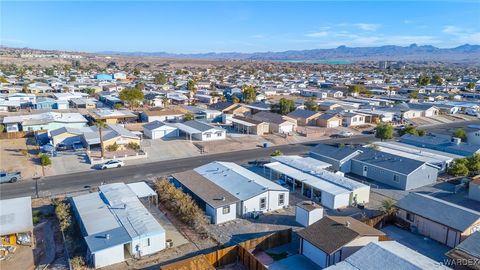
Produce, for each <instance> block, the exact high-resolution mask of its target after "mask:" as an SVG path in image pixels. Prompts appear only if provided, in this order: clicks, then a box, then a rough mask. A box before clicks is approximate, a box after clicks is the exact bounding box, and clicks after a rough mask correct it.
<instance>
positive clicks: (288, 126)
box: [279, 125, 293, 133]
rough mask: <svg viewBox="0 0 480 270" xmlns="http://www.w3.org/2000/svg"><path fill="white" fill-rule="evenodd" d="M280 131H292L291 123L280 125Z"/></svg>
mask: <svg viewBox="0 0 480 270" xmlns="http://www.w3.org/2000/svg"><path fill="white" fill-rule="evenodd" d="M279 131H280V133H290V132H293V125H285V126H280V130H279Z"/></svg>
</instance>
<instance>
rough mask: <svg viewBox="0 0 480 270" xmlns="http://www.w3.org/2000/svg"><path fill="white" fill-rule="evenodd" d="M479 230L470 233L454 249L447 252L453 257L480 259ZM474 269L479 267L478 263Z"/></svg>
mask: <svg viewBox="0 0 480 270" xmlns="http://www.w3.org/2000/svg"><path fill="white" fill-rule="evenodd" d="M479 243H480V231H476V232H474V233H473V234H471V235H470V236H469V237H468V238H467V239H465V240H463V241H462V242H461V243H460V244H458V245H457V246H456V247H455V248H454V249H452V250H450V251H449V252H447V256H449V257H450V258H453V259H480V245H479ZM476 269H480V265H478V267H477V268H476Z"/></svg>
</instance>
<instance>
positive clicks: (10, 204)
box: [0, 197, 33, 235]
mask: <svg viewBox="0 0 480 270" xmlns="http://www.w3.org/2000/svg"><path fill="white" fill-rule="evenodd" d="M32 230H33V221H32V199H31V198H30V197H20V198H14V199H8V200H0V235H9V234H14V233H21V232H29V231H32Z"/></svg>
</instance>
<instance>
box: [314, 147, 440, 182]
mask: <svg viewBox="0 0 480 270" xmlns="http://www.w3.org/2000/svg"><path fill="white" fill-rule="evenodd" d="M310 156H311V157H313V158H316V159H319V160H321V161H324V162H328V163H330V164H332V167H333V168H334V169H336V170H338V171H341V172H344V173H349V174H353V175H355V176H356V177H360V178H366V179H368V180H373V181H376V182H379V183H383V184H386V185H388V186H391V187H394V188H397V189H402V190H409V189H414V188H418V187H422V186H425V185H429V184H432V183H435V181H436V180H437V176H438V171H439V168H438V167H437V166H434V165H432V164H429V163H427V162H424V161H420V160H414V159H410V158H406V157H403V156H398V155H394V154H390V153H387V152H382V151H378V150H375V149H371V148H365V147H352V146H344V147H337V146H331V145H321V144H319V145H317V146H316V147H314V148H313V149H312V150H311V151H310Z"/></svg>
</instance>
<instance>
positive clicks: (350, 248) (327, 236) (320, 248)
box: [298, 216, 385, 268]
mask: <svg viewBox="0 0 480 270" xmlns="http://www.w3.org/2000/svg"><path fill="white" fill-rule="evenodd" d="M298 235H299V236H300V254H302V255H303V256H305V257H307V258H309V259H310V260H311V261H313V262H314V263H316V264H317V265H318V266H320V267H322V268H325V267H328V266H330V265H334V264H336V263H338V262H340V261H343V260H345V259H346V258H347V257H349V256H350V255H351V254H354V253H355V252H356V251H358V250H359V249H360V248H361V247H363V246H365V245H367V244H368V243H370V242H378V241H380V240H382V239H383V238H384V237H385V233H384V232H382V231H380V230H377V229H375V228H373V227H371V226H369V225H367V224H365V223H363V222H361V221H358V220H356V219H354V218H352V217H348V216H347V217H342V216H324V217H323V218H322V219H320V220H319V221H317V222H315V223H313V224H312V225H310V226H308V227H307V228H305V229H303V230H300V231H298Z"/></svg>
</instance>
